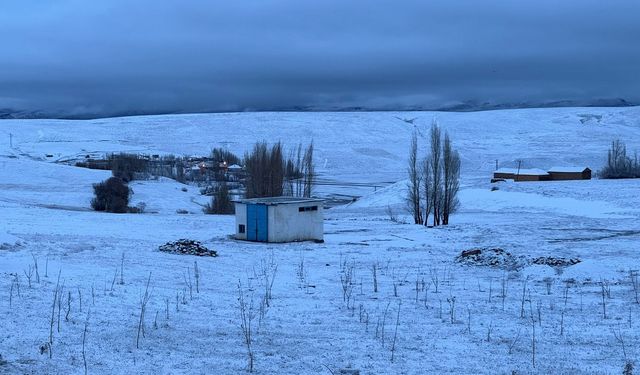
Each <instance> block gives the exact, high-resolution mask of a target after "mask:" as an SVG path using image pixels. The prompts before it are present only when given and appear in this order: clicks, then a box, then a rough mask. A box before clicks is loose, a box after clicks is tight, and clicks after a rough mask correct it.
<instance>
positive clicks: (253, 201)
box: [234, 197, 324, 206]
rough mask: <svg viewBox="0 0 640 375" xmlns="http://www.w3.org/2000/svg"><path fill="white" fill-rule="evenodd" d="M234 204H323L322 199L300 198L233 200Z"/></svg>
mask: <svg viewBox="0 0 640 375" xmlns="http://www.w3.org/2000/svg"><path fill="white" fill-rule="evenodd" d="M234 202H236V203H243V204H266V205H269V206H275V205H279V204H297V203H320V202H324V199H319V198H302V197H265V198H251V199H238V200H235V201H234Z"/></svg>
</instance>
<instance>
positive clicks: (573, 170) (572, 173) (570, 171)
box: [549, 167, 591, 181]
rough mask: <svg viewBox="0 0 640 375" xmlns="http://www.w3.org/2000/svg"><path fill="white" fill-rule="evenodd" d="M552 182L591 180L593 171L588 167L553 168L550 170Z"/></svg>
mask: <svg viewBox="0 0 640 375" xmlns="http://www.w3.org/2000/svg"><path fill="white" fill-rule="evenodd" d="M549 176H550V177H551V180H553V181H558V180H590V179H591V169H589V168H586V167H553V168H551V169H549Z"/></svg>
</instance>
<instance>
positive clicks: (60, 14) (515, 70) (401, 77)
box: [0, 0, 640, 115]
mask: <svg viewBox="0 0 640 375" xmlns="http://www.w3.org/2000/svg"><path fill="white" fill-rule="evenodd" d="M639 17H640V1H638V0H562V1H559V0H553V1H551V0H517V1H516V0H504V1H497V0H487V1H480V0H468V1H462V0H461V1H454V0H407V1H403V0H388V1H377V0H233V1H214V0H201V1H198V0H189V1H187V0H95V1H94V0H91V1H88V0H56V1H51V0H1V1H0V108H14V109H21V110H44V111H62V112H65V113H69V114H73V113H96V114H104V115H108V114H113V113H119V112H127V111H135V112H189V111H224V110H252V109H253V110H263V109H278V108H291V107H296V106H313V107H316V108H332V107H351V106H361V107H370V108H378V109H389V108H404V107H411V106H420V107H432V108H435V107H442V106H446V105H451V104H455V103H460V102H464V101H476V102H480V103H482V102H492V103H514V102H536V101H537V102H545V101H555V100H592V99H602V98H604V99H609V98H624V99H626V100H628V101H631V102H640V20H639Z"/></svg>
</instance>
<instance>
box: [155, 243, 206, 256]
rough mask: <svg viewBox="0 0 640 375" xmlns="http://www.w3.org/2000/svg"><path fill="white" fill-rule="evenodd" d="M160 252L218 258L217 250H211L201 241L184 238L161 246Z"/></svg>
mask: <svg viewBox="0 0 640 375" xmlns="http://www.w3.org/2000/svg"><path fill="white" fill-rule="evenodd" d="M158 250H160V251H164V252H166V253H173V254H188V255H197V256H210V257H215V256H218V253H217V252H216V251H215V250H209V249H207V248H206V247H205V246H203V245H202V244H201V243H200V242H199V241H195V240H189V239H186V238H182V239H179V240H177V241H173V242H167V243H166V244H164V245H162V246H160V247H159V248H158Z"/></svg>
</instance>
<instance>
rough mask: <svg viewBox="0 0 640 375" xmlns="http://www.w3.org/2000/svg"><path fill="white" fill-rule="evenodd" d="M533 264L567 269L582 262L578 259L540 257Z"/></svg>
mask: <svg viewBox="0 0 640 375" xmlns="http://www.w3.org/2000/svg"><path fill="white" fill-rule="evenodd" d="M531 262H532V263H533V264H540V265H546V266H549V267H567V266H573V265H574V264H578V263H580V262H581V260H580V259H578V258H554V257H539V258H535V259H534V260H532V261H531Z"/></svg>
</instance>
